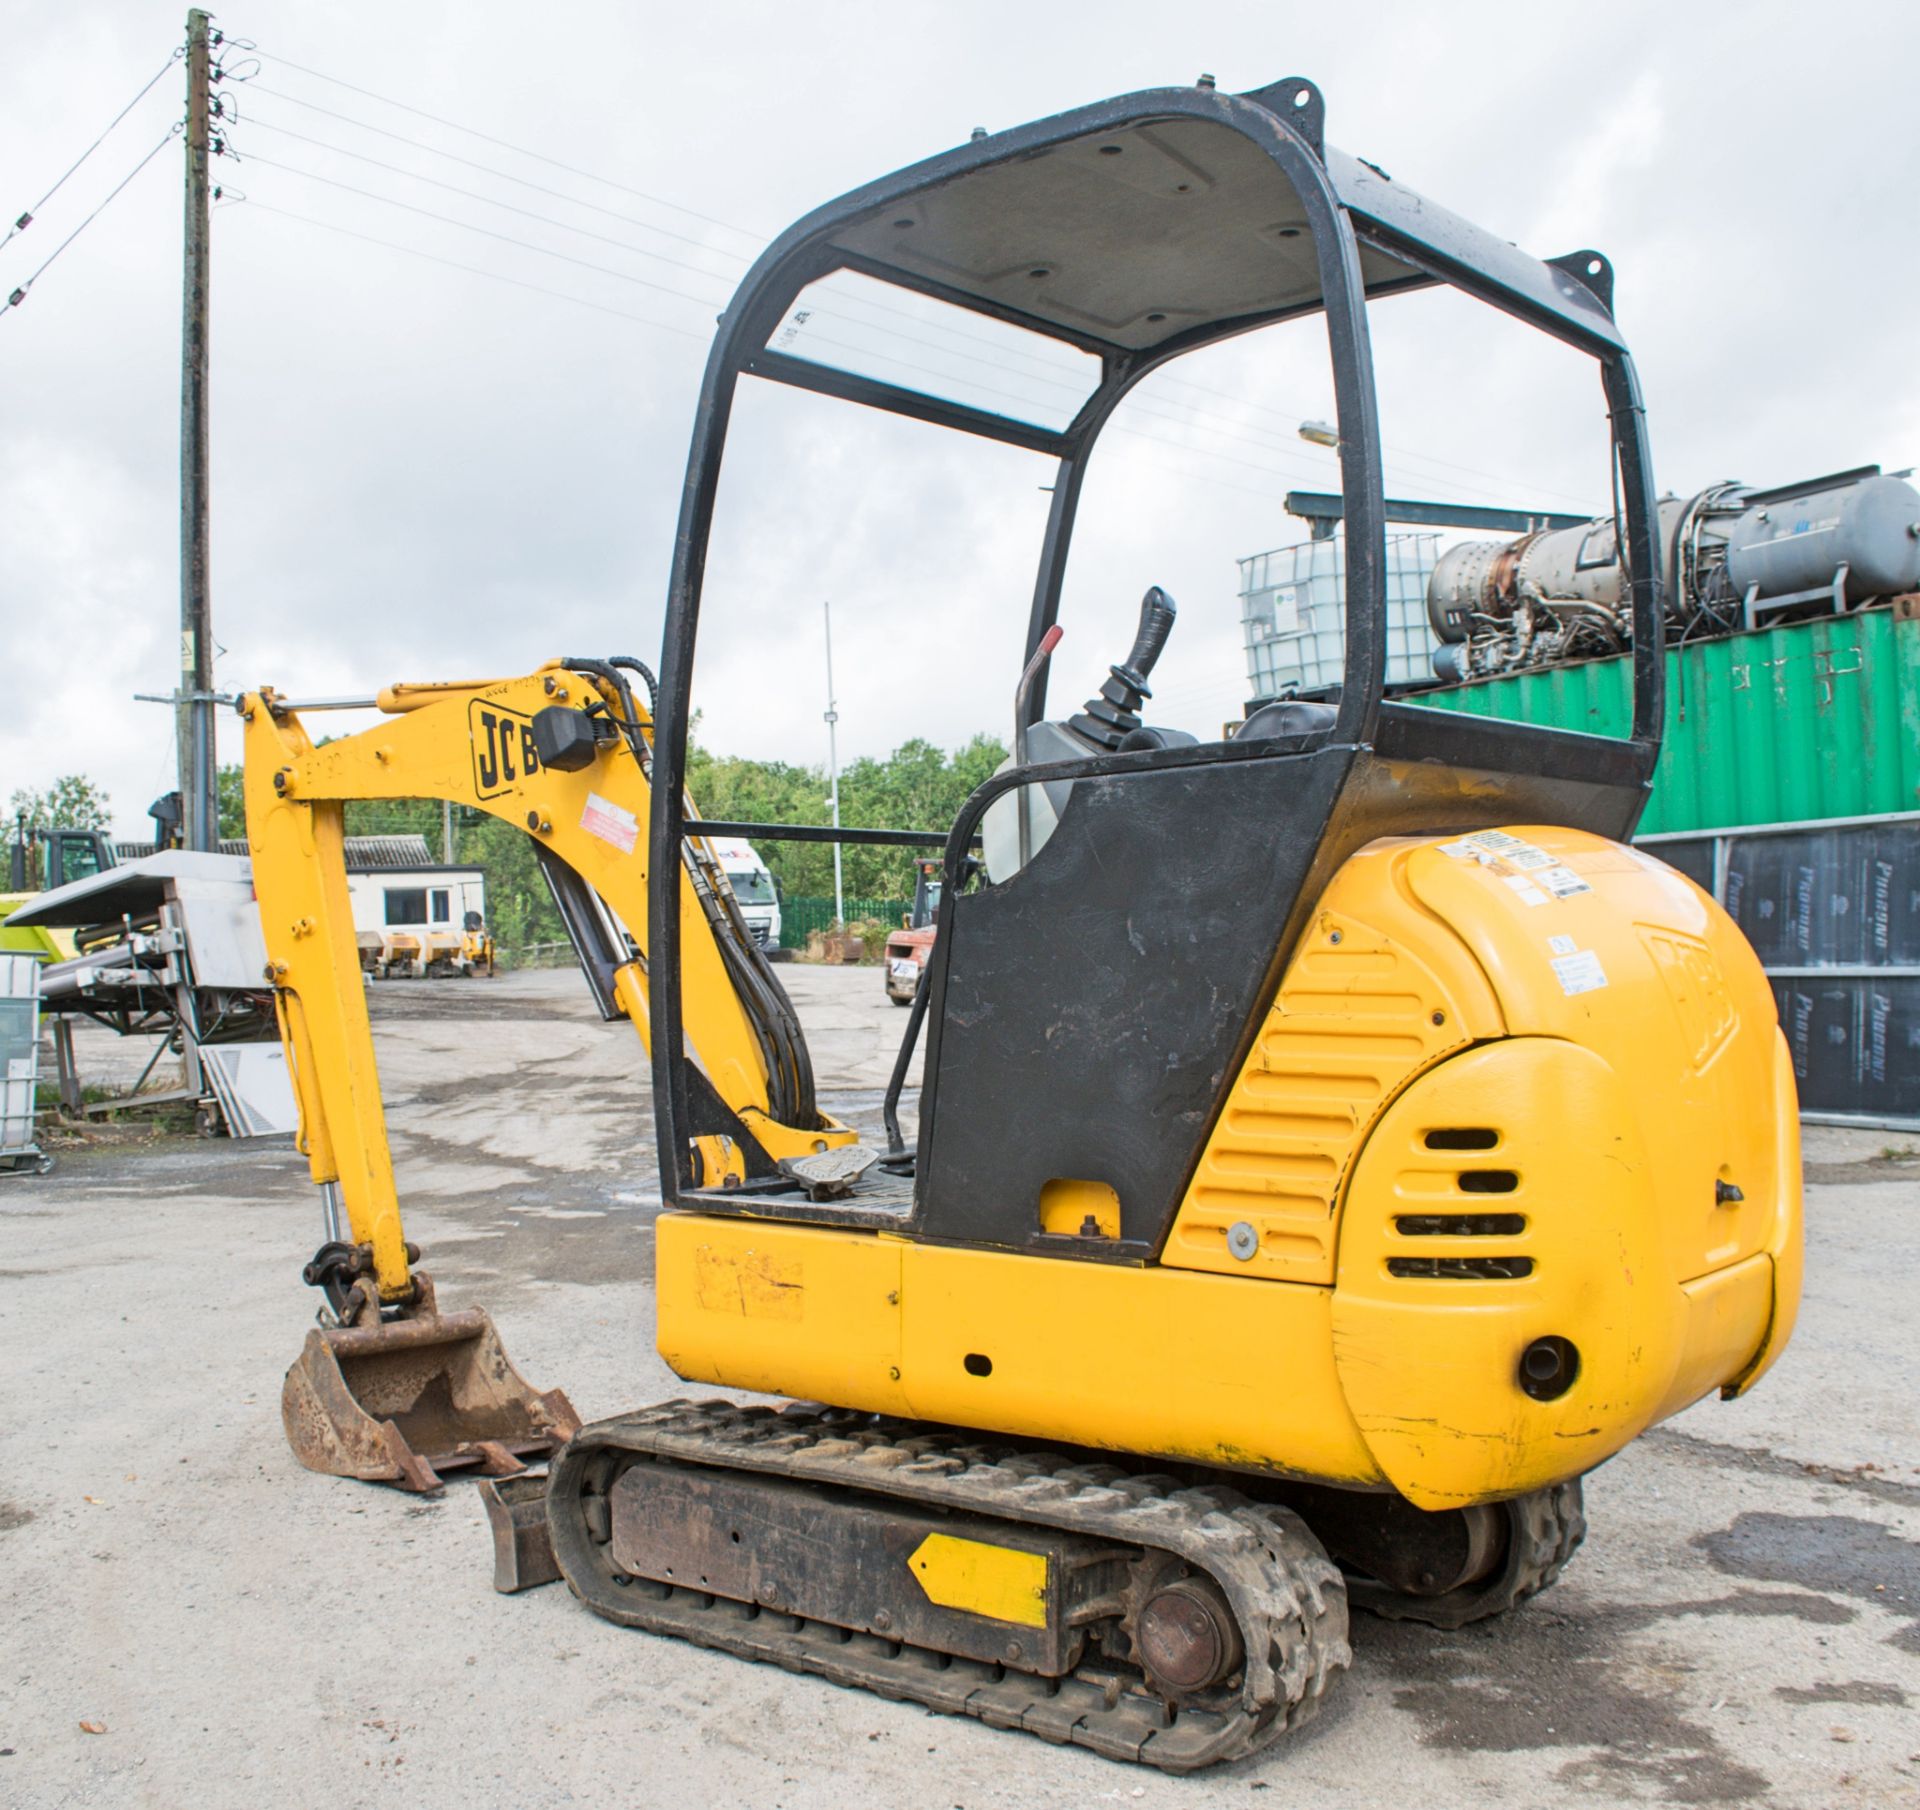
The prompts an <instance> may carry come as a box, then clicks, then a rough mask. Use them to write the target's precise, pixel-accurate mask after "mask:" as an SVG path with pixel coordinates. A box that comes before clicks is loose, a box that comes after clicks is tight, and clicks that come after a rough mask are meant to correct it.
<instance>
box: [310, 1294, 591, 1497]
mask: <svg viewBox="0 0 1920 1810" xmlns="http://www.w3.org/2000/svg"><path fill="white" fill-rule="evenodd" d="M280 1415H281V1419H282V1420H283V1421H284V1422H285V1423H286V1429H287V1443H288V1444H289V1445H291V1446H292V1447H293V1455H294V1456H295V1457H296V1458H298V1459H299V1460H300V1462H301V1463H302V1464H304V1465H305V1466H306V1467H307V1469H308V1470H310V1471H326V1472H329V1473H331V1474H332V1475H333V1476H336V1477H359V1478H363V1479H364V1480H366V1481H367V1482H369V1483H397V1484H399V1485H400V1487H401V1488H402V1489H410V1490H435V1489H438V1488H440V1487H441V1473H442V1472H444V1471H451V1470H462V1469H477V1470H479V1471H481V1472H482V1473H483V1474H485V1475H487V1476H490V1477H508V1476H513V1475H514V1474H516V1473H517V1472H519V1471H522V1470H524V1469H525V1468H526V1463H525V1461H526V1460H527V1459H529V1458H544V1457H546V1456H547V1455H548V1454H549V1453H551V1452H553V1451H554V1450H555V1449H556V1448H558V1447H560V1446H562V1445H564V1444H565V1443H566V1442H567V1441H568V1440H569V1439H570V1438H572V1437H573V1435H574V1434H575V1433H577V1432H579V1430H580V1416H579V1415H577V1414H576V1413H575V1412H574V1411H573V1404H572V1403H571V1402H569V1401H568V1400H567V1398H566V1396H565V1395H564V1394H562V1393H561V1391H560V1390H558V1389H548V1390H546V1391H544V1392H542V1391H539V1390H536V1389H534V1388H533V1387H532V1385H531V1384H529V1383H528V1382H527V1380H526V1378H525V1377H523V1376H522V1375H521V1374H520V1372H519V1371H518V1370H516V1369H515V1368H514V1367H513V1363H512V1361H511V1360H510V1359H509V1358H508V1356H507V1354H506V1350H505V1348H504V1347H503V1346H502V1345H501V1343H500V1335H499V1333H498V1332H496V1331H495V1330H494V1325H493V1321H492V1320H491V1319H490V1318H489V1317H488V1316H487V1314H486V1312H485V1311H484V1310H483V1309H481V1308H478V1307H467V1308H461V1309H459V1310H458V1311H456V1312H454V1313H446V1314H439V1313H428V1314H421V1315H419V1316H417V1317H415V1318H412V1319H405V1320H389V1321H386V1322H383V1323H380V1324H376V1325H367V1326H317V1327H315V1328H314V1329H313V1331H311V1332H310V1333H308V1334H307V1342H306V1344H305V1346H304V1347H303V1348H302V1349H301V1352H300V1356H299V1357H298V1359H296V1360H295V1362H294V1365H293V1368H292V1369H291V1370H289V1371H288V1372H287V1381H286V1387H285V1388H284V1389H283V1390H282V1391H281V1396H280Z"/></svg>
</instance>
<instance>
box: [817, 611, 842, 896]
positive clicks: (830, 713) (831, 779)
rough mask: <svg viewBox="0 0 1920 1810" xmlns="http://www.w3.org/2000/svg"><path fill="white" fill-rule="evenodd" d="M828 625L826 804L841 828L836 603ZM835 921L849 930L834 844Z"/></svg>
mask: <svg viewBox="0 0 1920 1810" xmlns="http://www.w3.org/2000/svg"><path fill="white" fill-rule="evenodd" d="M820 609H821V612H822V613H823V614H824V616H825V617H826V623H827V714H826V724H827V803H828V804H829V805H830V806H832V808H833V827H834V828H835V829H836V830H837V829H838V828H839V827H840V753H839V749H838V747H837V746H836V745H835V740H834V725H835V724H836V723H837V722H839V720H840V712H839V711H838V710H836V709H835V708H834V703H833V602H832V600H831V599H828V601H826V602H825V603H823V604H821V606H820ZM833 921H834V922H835V923H836V924H838V925H839V926H840V928H841V929H842V930H844V929H845V928H846V927H847V902H846V899H845V898H844V897H843V896H842V894H841V890H840V844H839V843H838V842H836V843H835V844H834V845H833Z"/></svg>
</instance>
